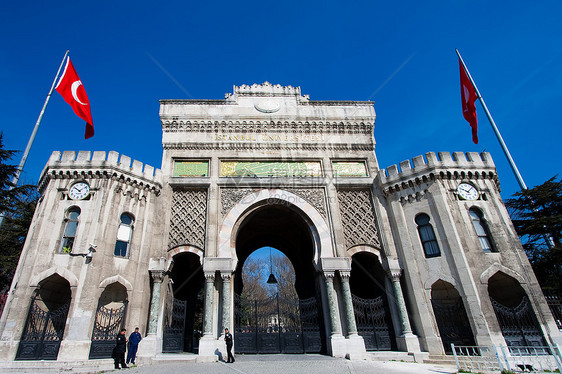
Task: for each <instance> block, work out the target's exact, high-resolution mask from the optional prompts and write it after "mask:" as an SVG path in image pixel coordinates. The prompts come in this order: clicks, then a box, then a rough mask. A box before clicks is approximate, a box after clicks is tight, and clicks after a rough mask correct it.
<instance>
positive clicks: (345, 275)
mask: <svg viewBox="0 0 562 374" xmlns="http://www.w3.org/2000/svg"><path fill="white" fill-rule="evenodd" d="M339 273H340V277H341V280H342V282H349V277H350V276H351V271H349V270H340V271H339Z"/></svg>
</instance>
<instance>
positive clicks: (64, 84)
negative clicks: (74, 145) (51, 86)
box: [55, 57, 94, 139]
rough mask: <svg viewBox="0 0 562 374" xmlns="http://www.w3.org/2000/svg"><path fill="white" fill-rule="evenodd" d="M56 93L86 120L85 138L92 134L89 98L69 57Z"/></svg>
mask: <svg viewBox="0 0 562 374" xmlns="http://www.w3.org/2000/svg"><path fill="white" fill-rule="evenodd" d="M55 89H56V90H57V92H58V93H60V94H61V96H62V98H63V99H64V101H66V102H67V103H68V105H70V106H71V107H72V109H73V110H74V113H76V115H77V116H78V117H80V118H82V119H83V120H84V121H86V134H85V136H84V137H85V138H86V139H88V138H91V137H92V136H94V123H93V121H92V113H91V111H90V100H89V99H88V95H86V90H85V89H84V85H83V84H82V81H81V80H80V78H78V74H76V70H75V69H74V66H73V65H72V62H71V61H70V57H67V58H66V65H65V66H64V71H63V72H62V75H61V77H60V79H59V81H58V83H57V85H56V87H55Z"/></svg>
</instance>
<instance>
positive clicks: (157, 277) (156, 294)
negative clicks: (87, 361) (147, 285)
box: [148, 270, 164, 334]
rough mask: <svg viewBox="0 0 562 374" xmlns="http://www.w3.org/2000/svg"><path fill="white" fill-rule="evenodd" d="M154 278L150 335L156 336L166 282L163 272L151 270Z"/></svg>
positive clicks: (149, 323)
mask: <svg viewBox="0 0 562 374" xmlns="http://www.w3.org/2000/svg"><path fill="white" fill-rule="evenodd" d="M150 275H151V277H152V299H151V300H150V316H149V319H148V334H156V333H157V331H158V313H159V307H160V290H161V289H162V281H163V280H164V271H163V270H150Z"/></svg>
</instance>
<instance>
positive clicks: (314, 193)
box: [220, 188, 327, 218]
mask: <svg viewBox="0 0 562 374" xmlns="http://www.w3.org/2000/svg"><path fill="white" fill-rule="evenodd" d="M259 190H260V189H257V188H254V189H252V188H245V189H233V188H223V189H221V192H220V195H221V214H222V216H223V217H224V216H226V215H227V214H228V212H230V210H231V209H232V208H233V207H234V206H235V205H236V204H238V203H239V202H243V201H244V198H246V197H247V196H249V195H250V194H252V193H254V192H257V191H259ZM282 191H287V192H290V193H292V194H294V195H297V196H298V197H300V198H302V199H304V200H306V201H307V202H308V203H309V204H310V205H312V206H313V207H314V208H315V209H316V210H317V211H318V212H319V213H320V214H321V215H322V216H323V217H324V218H327V214H326V199H325V198H324V189H323V188H283V189H282ZM250 202H251V201H247V202H246V203H250Z"/></svg>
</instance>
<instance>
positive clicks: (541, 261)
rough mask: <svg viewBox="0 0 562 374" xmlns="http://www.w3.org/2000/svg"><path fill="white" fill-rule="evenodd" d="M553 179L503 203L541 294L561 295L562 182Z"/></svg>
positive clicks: (516, 194) (519, 193)
mask: <svg viewBox="0 0 562 374" xmlns="http://www.w3.org/2000/svg"><path fill="white" fill-rule="evenodd" d="M556 178H557V176H554V177H552V178H550V179H549V180H547V181H546V182H544V183H543V184H540V185H538V186H536V187H534V188H531V189H528V190H524V191H520V192H517V193H515V194H514V195H513V198H511V199H508V200H507V201H506V206H507V207H508V209H509V210H510V215H511V219H512V221H513V224H514V225H515V229H516V230H517V233H518V234H519V237H520V238H521V242H522V243H523V248H525V252H526V253H527V256H528V257H529V261H530V262H531V265H532V267H533V270H534V271H535V274H536V276H537V279H538V280H539V283H540V285H541V287H542V288H543V289H544V290H555V291H562V279H561V278H562V242H561V240H562V180H556Z"/></svg>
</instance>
